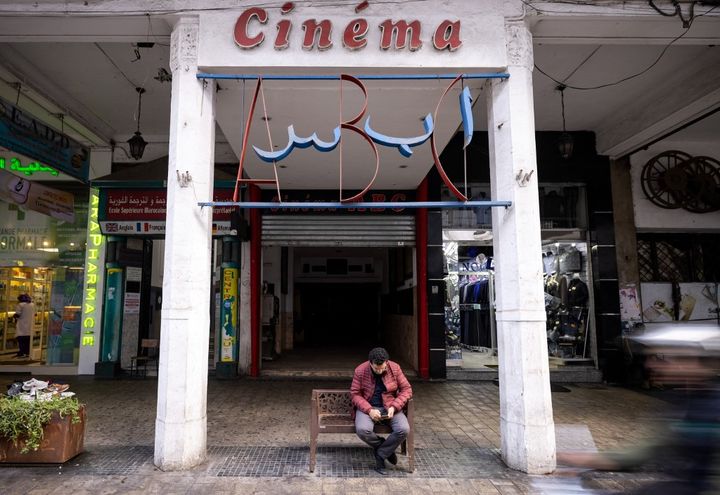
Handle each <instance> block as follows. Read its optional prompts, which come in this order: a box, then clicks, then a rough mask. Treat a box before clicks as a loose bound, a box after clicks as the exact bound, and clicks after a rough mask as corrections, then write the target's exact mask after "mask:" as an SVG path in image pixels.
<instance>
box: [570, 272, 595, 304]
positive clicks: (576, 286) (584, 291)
mask: <svg viewBox="0 0 720 495" xmlns="http://www.w3.org/2000/svg"><path fill="white" fill-rule="evenodd" d="M589 298H590V292H589V291H588V286H587V284H586V283H585V282H583V281H582V280H580V278H573V279H572V280H571V281H570V283H569V284H568V296H567V303H568V305H569V306H585V305H586V304H587V302H588V299H589Z"/></svg>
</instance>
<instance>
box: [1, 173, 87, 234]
mask: <svg viewBox="0 0 720 495" xmlns="http://www.w3.org/2000/svg"><path fill="white" fill-rule="evenodd" d="M0 199H2V200H4V201H6V202H8V203H15V204H16V205H19V206H22V207H23V208H25V209H28V210H34V211H37V212H39V213H42V214H43V215H49V216H51V217H53V218H56V219H58V220H62V221H65V222H69V223H73V222H74V221H75V196H73V195H72V193H69V192H66V191H61V190H59V189H54V188H52V187H47V186H45V185H43V184H40V183H38V182H31V181H29V180H27V179H23V178H22V177H18V176H17V175H15V174H13V173H10V172H8V171H7V170H2V169H0Z"/></svg>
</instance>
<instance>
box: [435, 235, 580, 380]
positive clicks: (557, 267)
mask: <svg viewBox="0 0 720 495" xmlns="http://www.w3.org/2000/svg"><path fill="white" fill-rule="evenodd" d="M462 234H463V231H462V230H459V231H457V230H456V231H453V230H446V231H445V232H444V233H443V236H444V239H445V240H444V244H443V247H444V254H445V286H446V301H445V345H446V359H447V366H448V367H461V368H465V369H475V368H494V367H497V334H496V323H495V297H494V292H495V291H494V287H495V276H496V275H495V271H494V263H493V255H492V246H491V245H490V242H491V240H485V241H472V240H469V239H466V240H463V239H462ZM587 254H588V252H587V244H586V243H585V242H581V241H560V242H559V241H553V242H544V243H543V245H542V253H541V255H542V264H543V272H544V288H545V311H546V316H547V327H546V333H547V342H548V353H549V358H550V361H551V363H554V364H555V365H563V364H570V363H579V362H583V361H587V362H591V361H592V359H591V355H592V351H591V349H590V339H589V338H588V335H589V332H590V314H591V311H590V306H591V300H592V294H591V287H590V285H589V284H588V280H589V270H588V266H589V265H588V261H589V260H588V256H587Z"/></svg>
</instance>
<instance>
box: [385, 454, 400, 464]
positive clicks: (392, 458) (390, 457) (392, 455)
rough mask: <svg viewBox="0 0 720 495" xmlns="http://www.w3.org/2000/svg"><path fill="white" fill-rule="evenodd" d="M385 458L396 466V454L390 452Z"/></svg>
mask: <svg viewBox="0 0 720 495" xmlns="http://www.w3.org/2000/svg"><path fill="white" fill-rule="evenodd" d="M387 460H388V462H389V463H390V464H392V465H393V466H397V462H398V459H397V454H396V453H395V452H393V453H392V454H390V456H389V457H388V458H387Z"/></svg>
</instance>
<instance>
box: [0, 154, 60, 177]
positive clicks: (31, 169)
mask: <svg viewBox="0 0 720 495" xmlns="http://www.w3.org/2000/svg"><path fill="white" fill-rule="evenodd" d="M0 170H13V171H15V172H22V173H23V174H25V175H28V176H29V175H33V174H36V173H38V172H47V173H49V174H50V175H55V176H56V175H58V174H59V172H58V171H57V170H55V169H53V168H52V167H48V166H47V165H43V164H42V163H40V162H30V163H26V164H23V163H22V162H21V161H20V159H19V158H17V157H12V158H5V157H4V156H0Z"/></svg>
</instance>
